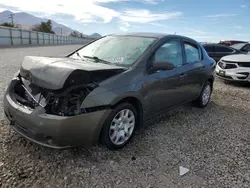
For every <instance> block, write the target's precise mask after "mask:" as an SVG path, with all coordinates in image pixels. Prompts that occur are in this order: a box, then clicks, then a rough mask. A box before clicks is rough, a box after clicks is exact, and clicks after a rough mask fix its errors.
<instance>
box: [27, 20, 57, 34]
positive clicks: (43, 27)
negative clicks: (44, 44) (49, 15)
mask: <svg viewBox="0 0 250 188" xmlns="http://www.w3.org/2000/svg"><path fill="white" fill-rule="evenodd" d="M32 30H33V31H39V32H44V33H53V34H54V33H55V32H54V31H52V22H51V20H48V21H47V22H41V23H40V24H37V25H35V26H34V27H33V28H32Z"/></svg>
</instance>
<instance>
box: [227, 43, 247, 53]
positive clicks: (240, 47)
mask: <svg viewBox="0 0 250 188" xmlns="http://www.w3.org/2000/svg"><path fill="white" fill-rule="evenodd" d="M230 47H231V48H234V49H236V50H239V51H241V52H244V53H248V52H250V43H238V44H234V45H232V46H230Z"/></svg>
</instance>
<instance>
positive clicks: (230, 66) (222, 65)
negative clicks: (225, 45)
mask: <svg viewBox="0 0 250 188" xmlns="http://www.w3.org/2000/svg"><path fill="white" fill-rule="evenodd" d="M218 65H219V66H220V68H222V69H235V68H237V65H236V64H231V63H230V64H229V63H226V62H225V61H220V62H219V63H218Z"/></svg>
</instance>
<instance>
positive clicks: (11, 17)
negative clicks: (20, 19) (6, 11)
mask: <svg viewBox="0 0 250 188" xmlns="http://www.w3.org/2000/svg"><path fill="white" fill-rule="evenodd" d="M14 15H15V14H10V15H9V18H10V19H11V24H12V26H14Z"/></svg>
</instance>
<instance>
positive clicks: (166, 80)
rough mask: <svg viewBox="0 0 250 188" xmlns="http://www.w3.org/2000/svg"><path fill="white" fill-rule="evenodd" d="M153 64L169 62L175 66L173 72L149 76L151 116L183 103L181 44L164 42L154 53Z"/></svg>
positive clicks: (159, 71) (164, 71) (171, 41)
mask: <svg viewBox="0 0 250 188" xmlns="http://www.w3.org/2000/svg"><path fill="white" fill-rule="evenodd" d="M152 59H153V60H152V61H153V62H152V63H154V62H168V63H171V64H173V65H174V67H175V68H174V69H172V70H158V71H157V72H154V73H151V74H150V75H148V79H149V80H151V82H148V85H147V95H145V101H146V103H147V107H148V109H149V111H148V113H147V115H149V116H151V115H154V114H157V113H159V112H162V111H164V110H166V109H168V108H170V107H172V106H175V105H177V104H179V103H180V101H182V99H181V97H182V93H183V88H180V87H179V85H180V75H182V68H181V66H182V64H183V53H182V46H181V42H180V40H178V39H171V40H167V41H166V42H164V43H163V44H162V45H161V46H159V48H157V50H156V51H155V52H154V56H153V58H152Z"/></svg>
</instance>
